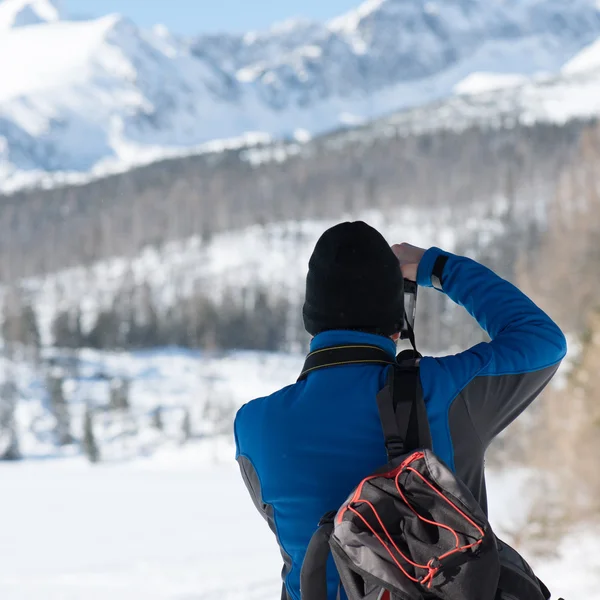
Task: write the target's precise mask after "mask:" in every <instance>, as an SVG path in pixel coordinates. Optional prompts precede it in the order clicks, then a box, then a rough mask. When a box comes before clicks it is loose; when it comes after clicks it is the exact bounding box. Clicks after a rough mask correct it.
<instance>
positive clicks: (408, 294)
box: [400, 279, 418, 340]
mask: <svg viewBox="0 0 600 600" xmlns="http://www.w3.org/2000/svg"><path fill="white" fill-rule="evenodd" d="M417 287H418V286H417V284H416V283H415V282H414V281H409V280H408V279H405V280H404V319H403V321H402V330H401V332H400V339H403V340H408V339H410V338H411V335H412V332H413V331H414V329H415V317H416V314H417Z"/></svg>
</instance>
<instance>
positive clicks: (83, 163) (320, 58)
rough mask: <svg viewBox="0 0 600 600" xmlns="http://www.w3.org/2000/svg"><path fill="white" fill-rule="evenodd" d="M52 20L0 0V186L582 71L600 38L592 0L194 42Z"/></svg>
mask: <svg viewBox="0 0 600 600" xmlns="http://www.w3.org/2000/svg"><path fill="white" fill-rule="evenodd" d="M27 15H29V16H27ZM59 18H60V15H59V12H58V10H57V9H56V7H55V6H54V5H53V3H52V2H51V0H3V1H1V2H0V30H2V36H1V37H0V79H1V80H2V82H3V85H2V88H1V89H0V191H10V190H14V189H18V188H20V187H23V186H26V185H49V184H50V185H51V184H54V183H56V182H59V181H62V182H66V181H76V180H79V181H82V180H86V178H89V177H98V176H101V175H103V174H106V173H111V172H118V171H122V170H124V169H127V168H130V167H132V166H134V165H138V164H146V163H148V162H151V161H153V160H157V159H160V158H164V157H166V156H177V155H182V154H186V153H195V152H198V151H202V149H203V144H205V143H207V142H210V141H211V140H218V139H224V140H236V139H240V138H244V137H245V136H247V135H248V134H249V133H251V132H262V133H261V134H260V135H263V136H265V135H266V136H271V137H275V138H279V137H292V136H294V135H295V133H296V132H298V131H301V132H305V133H303V135H304V137H306V135H314V134H318V133H321V132H324V131H328V130H331V129H334V128H336V127H338V126H339V125H340V124H345V125H346V124H349V123H362V122H364V121H368V120H371V119H374V118H378V117H381V116H382V115H383V114H386V113H390V112H393V111H395V110H398V109H402V108H407V107H411V106H412V107H415V106H421V105H423V104H425V103H429V102H432V101H439V100H441V99H443V98H447V97H449V96H452V94H453V93H454V92H455V91H458V92H459V93H469V94H471V93H473V92H474V91H481V89H482V87H484V86H483V83H482V79H481V77H480V78H479V81H478V80H477V79H473V78H472V74H473V73H486V74H488V75H487V76H486V77H487V80H486V81H487V83H486V86H485V87H486V88H487V89H488V90H490V89H496V88H498V87H501V86H504V85H506V84H511V85H512V84H514V83H518V82H520V81H521V77H531V76H534V75H536V74H539V73H549V74H551V75H552V74H554V75H556V74H559V73H560V70H561V68H562V67H563V66H564V65H565V64H567V65H571V66H570V67H569V66H567V68H566V70H565V76H573V75H574V74H573V69H577V71H578V74H579V76H580V77H582V78H585V77H587V76H588V74H589V73H590V70H592V71H593V70H594V68H595V65H596V64H597V61H596V62H595V61H594V60H591V59H589V58H586V56H587V55H583V57H580V58H578V59H574V57H575V56H576V55H577V53H578V52H580V51H581V50H582V49H583V48H585V47H586V46H587V45H589V44H592V43H593V42H594V41H595V40H596V39H597V38H598V37H599V36H600V8H599V7H598V6H597V3H596V2H595V0H570V1H567V0H560V1H557V0H528V1H522V0H519V1H518V2H517V1H516V0H507V1H501V0H492V1H484V0H449V1H448V2H434V1H431V0H427V1H426V0H370V1H369V2H366V3H364V4H362V5H361V6H360V7H359V8H357V9H356V10H354V11H351V12H350V13H348V14H346V15H343V16H342V17H340V18H338V19H334V20H333V21H331V22H330V23H327V24H315V23H312V22H310V21H303V20H292V21H289V22H286V23H284V24H280V25H278V26H275V27H273V28H272V29H271V30H269V31H266V32H249V33H247V34H245V35H239V36H237V35H227V34H224V35H210V36H200V37H198V38H196V39H194V40H184V39H180V38H178V37H177V36H174V35H172V34H170V33H169V32H168V31H167V30H166V29H165V28H164V27H155V28H153V29H152V30H150V31H143V30H141V29H139V28H138V27H136V25H135V24H134V23H131V22H130V21H128V20H126V19H123V18H121V17H118V16H116V15H111V16H107V17H104V18H101V19H96V20H92V21H66V20H62V21H61V20H59ZM558 24H560V26H558ZM19 25H25V26H19ZM2 28H3V29H2ZM6 57H9V59H7V58H6ZM573 60H575V61H576V62H569V61H573ZM573 65H575V66H573ZM591 76H592V78H593V77H594V75H593V74H592V75H591ZM469 77H471V79H469ZM492 79H493V80H494V82H493V84H492V85H491V87H490V81H492ZM461 82H462V83H461ZM500 84H501V86H500ZM532 85H533V84H532ZM587 87H589V86H587ZM542 91H543V89H542ZM586 91H590V90H588V89H586ZM579 92H581V88H578V89H577V93H579ZM549 102H550V103H553V102H555V100H554V99H551V100H549ZM587 102H588V104H590V103H591V102H590V101H587ZM502 107H503V105H500V106H499V109H502ZM596 110H598V109H597V108H596ZM567 112H568V111H567ZM584 112H590V110H586V111H584ZM546 116H547V115H546V114H545V113H544V111H542V113H541V117H540V118H542V117H543V118H546Z"/></svg>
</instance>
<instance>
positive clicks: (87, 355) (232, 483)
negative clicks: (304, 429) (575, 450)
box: [0, 350, 600, 600]
mask: <svg viewBox="0 0 600 600" xmlns="http://www.w3.org/2000/svg"><path fill="white" fill-rule="evenodd" d="M79 358H80V370H79V377H78V380H77V385H75V382H74V381H73V380H69V379H68V380H67V390H68V401H69V402H70V405H71V413H72V416H73V423H74V425H75V423H76V422H80V420H81V409H82V401H83V399H86V400H88V401H89V400H91V401H93V402H95V403H96V404H99V403H101V402H102V400H104V401H106V382H104V381H103V380H102V378H101V377H99V376H100V374H105V375H108V376H110V377H115V376H117V377H122V378H129V379H131V381H132V388H131V413H132V414H134V415H135V416H136V420H137V423H138V428H139V433H138V434H137V435H134V436H133V437H132V439H131V440H129V441H128V442H126V443H125V442H123V443H115V442H113V443H112V444H111V443H109V442H108V441H106V442H105V446H103V447H104V448H105V462H103V463H100V464H98V465H94V466H92V465H89V464H88V463H87V462H86V461H85V459H84V458H83V457H81V456H80V455H79V454H78V453H77V452H76V449H75V448H66V449H64V450H63V451H57V450H56V449H54V450H52V449H51V448H50V446H48V445H47V442H46V438H47V435H46V436H44V435H43V433H44V432H43V426H44V425H45V424H47V423H46V421H48V419H46V421H44V418H43V416H44V412H43V411H44V403H43V398H42V396H41V394H40V390H41V388H40V386H39V383H38V382H36V379H35V375H34V373H33V372H32V371H30V370H28V369H27V367H26V365H25V364H21V363H15V364H13V365H12V368H13V369H14V374H15V375H17V376H18V381H19V382H20V383H21V386H20V391H21V394H22V396H23V399H22V400H21V402H20V410H19V414H18V417H19V425H20V428H21V430H22V431H21V433H22V439H23V446H24V447H23V450H24V452H25V455H26V460H24V461H21V462H19V463H0V481H1V482H2V494H0V514H2V535H1V536H0V564H2V569H1V570H0V597H1V598H2V599H3V600H38V599H39V598H44V600H80V599H82V598H85V599H86V600H109V599H110V600H138V599H139V600H142V599H143V600H209V599H211V598H219V599H222V598H225V599H227V600H268V599H270V598H273V597H278V591H279V586H280V583H279V573H280V569H281V557H280V554H279V551H278V548H277V546H276V543H275V541H274V538H273V535H272V533H271V532H270V531H269V529H268V527H267V526H266V524H265V522H264V521H263V520H262V518H261V517H260V516H259V514H258V513H257V511H256V510H255V508H254V506H253V504H252V502H251V500H250V498H249V496H248V494H247V491H246V490H245V488H244V485H243V483H242V479H241V476H240V475H239V471H238V469H237V467H236V465H235V463H234V447H233V440H232V436H231V422H229V424H228V427H227V429H228V431H227V433H225V434H222V435H220V436H217V437H214V436H211V435H210V433H211V431H210V428H208V429H205V430H202V431H204V433H206V434H208V435H207V436H206V437H205V438H204V439H200V440H197V441H191V442H188V443H187V444H186V445H184V446H181V445H180V442H179V440H178V439H177V436H176V428H175V425H176V422H177V413H176V411H177V409H178V408H179V407H181V406H187V407H189V408H190V409H191V411H192V414H193V415H194V417H195V421H194V422H195V424H196V427H198V425H199V424H201V423H203V421H201V420H198V415H199V414H201V413H202V410H203V407H204V404H205V402H206V400H207V399H208V398H212V399H213V400H214V399H215V398H216V399H217V400H218V401H220V402H232V410H235V409H236V408H237V407H238V406H240V405H241V404H242V403H244V402H246V401H248V400H250V399H252V398H254V397H257V396H262V395H265V394H269V393H271V392H273V391H275V390H277V389H279V388H280V387H283V386H285V385H287V384H289V383H290V382H292V381H294V379H295V376H296V375H297V373H298V372H299V370H300V368H301V365H302V360H303V356H302V355H301V354H297V355H279V354H262V353H252V352H234V353H229V354H226V355H223V356H220V357H219V356H211V355H204V354H202V353H199V352H191V351H182V350H156V351H153V352H138V353H110V352H109V353H104V352H95V351H90V350H87V351H82V352H80V355H79ZM0 366H1V367H2V369H1V371H2V372H4V373H6V370H7V369H8V368H11V365H7V364H2V365H0ZM158 405H161V406H163V407H164V412H165V432H164V433H163V434H161V435H160V436H159V434H157V433H156V432H153V431H152V430H151V427H150V426H149V424H148V423H147V422H145V421H144V420H143V416H144V415H147V414H149V413H150V412H151V411H152V409H154V408H155V407H156V406H158ZM50 423H51V422H50ZM103 428H104V425H103V423H102V422H99V423H97V424H96V432H97V434H98V436H99V437H100V438H102V432H103V430H104V429H103ZM74 429H75V433H77V434H78V433H79V432H78V431H77V428H76V427H74ZM36 432H37V433H36ZM532 475H533V474H532V473H530V472H528V471H526V470H523V469H507V470H505V471H501V472H499V471H489V472H488V495H489V503H490V514H491V522H492V526H493V527H494V529H495V531H496V532H497V533H498V534H499V535H500V536H502V537H504V538H505V539H506V540H507V541H510V540H511V539H512V536H513V535H514V534H515V532H516V533H518V531H519V530H520V528H521V527H522V526H523V525H524V524H525V522H526V519H527V512H528V510H529V508H530V507H531V505H532V503H533V501H534V499H533V497H531V496H528V494H529V493H530V491H531V490H532V489H534V488H533V486H532V484H531V481H532ZM598 533H600V532H598ZM598 533H597V532H596V531H595V529H593V528H588V530H587V531H580V530H574V531H573V532H572V533H571V534H570V535H568V536H567V538H566V539H565V540H563V541H562V542H561V543H560V545H559V547H558V548H557V556H556V558H552V559H546V560H542V559H533V560H531V562H532V563H533V565H534V567H535V568H536V569H538V572H539V575H540V576H541V577H543V578H544V580H545V581H546V583H547V584H548V585H549V586H550V587H551V589H552V590H553V591H554V593H555V594H556V597H558V596H559V595H562V596H563V597H565V598H570V597H573V598H577V597H585V598H588V599H589V600H598V599H600V593H598V592H597V589H598V584H600V559H598V552H597V548H598V542H597V536H598ZM548 550H552V548H550V547H548ZM529 556H530V555H529V554H528V557H529Z"/></svg>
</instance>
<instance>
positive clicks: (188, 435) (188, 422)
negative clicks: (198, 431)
mask: <svg viewBox="0 0 600 600" xmlns="http://www.w3.org/2000/svg"><path fill="white" fill-rule="evenodd" d="M191 439H192V417H191V415H190V409H189V408H188V407H187V406H186V407H185V409H184V413H183V419H182V421H181V442H182V443H183V444H185V442H189V441H190V440H191Z"/></svg>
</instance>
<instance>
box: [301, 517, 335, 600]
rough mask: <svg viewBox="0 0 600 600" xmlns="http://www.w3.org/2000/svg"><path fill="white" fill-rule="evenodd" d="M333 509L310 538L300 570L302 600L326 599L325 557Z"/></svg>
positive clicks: (331, 527)
mask: <svg viewBox="0 0 600 600" xmlns="http://www.w3.org/2000/svg"><path fill="white" fill-rule="evenodd" d="M335 515H336V512H335V511H332V512H329V513H327V514H326V515H325V516H324V517H323V518H322V519H321V521H320V523H319V528H318V529H317V531H315V533H314V534H313V536H312V537H311V539H310V543H309V544H308V548H307V549H306V554H305V555H304V561H303V562H302V569H301V571H300V595H301V597H302V600H327V559H328V558H329V538H330V537H331V533H332V532H333V519H334V517H335Z"/></svg>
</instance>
